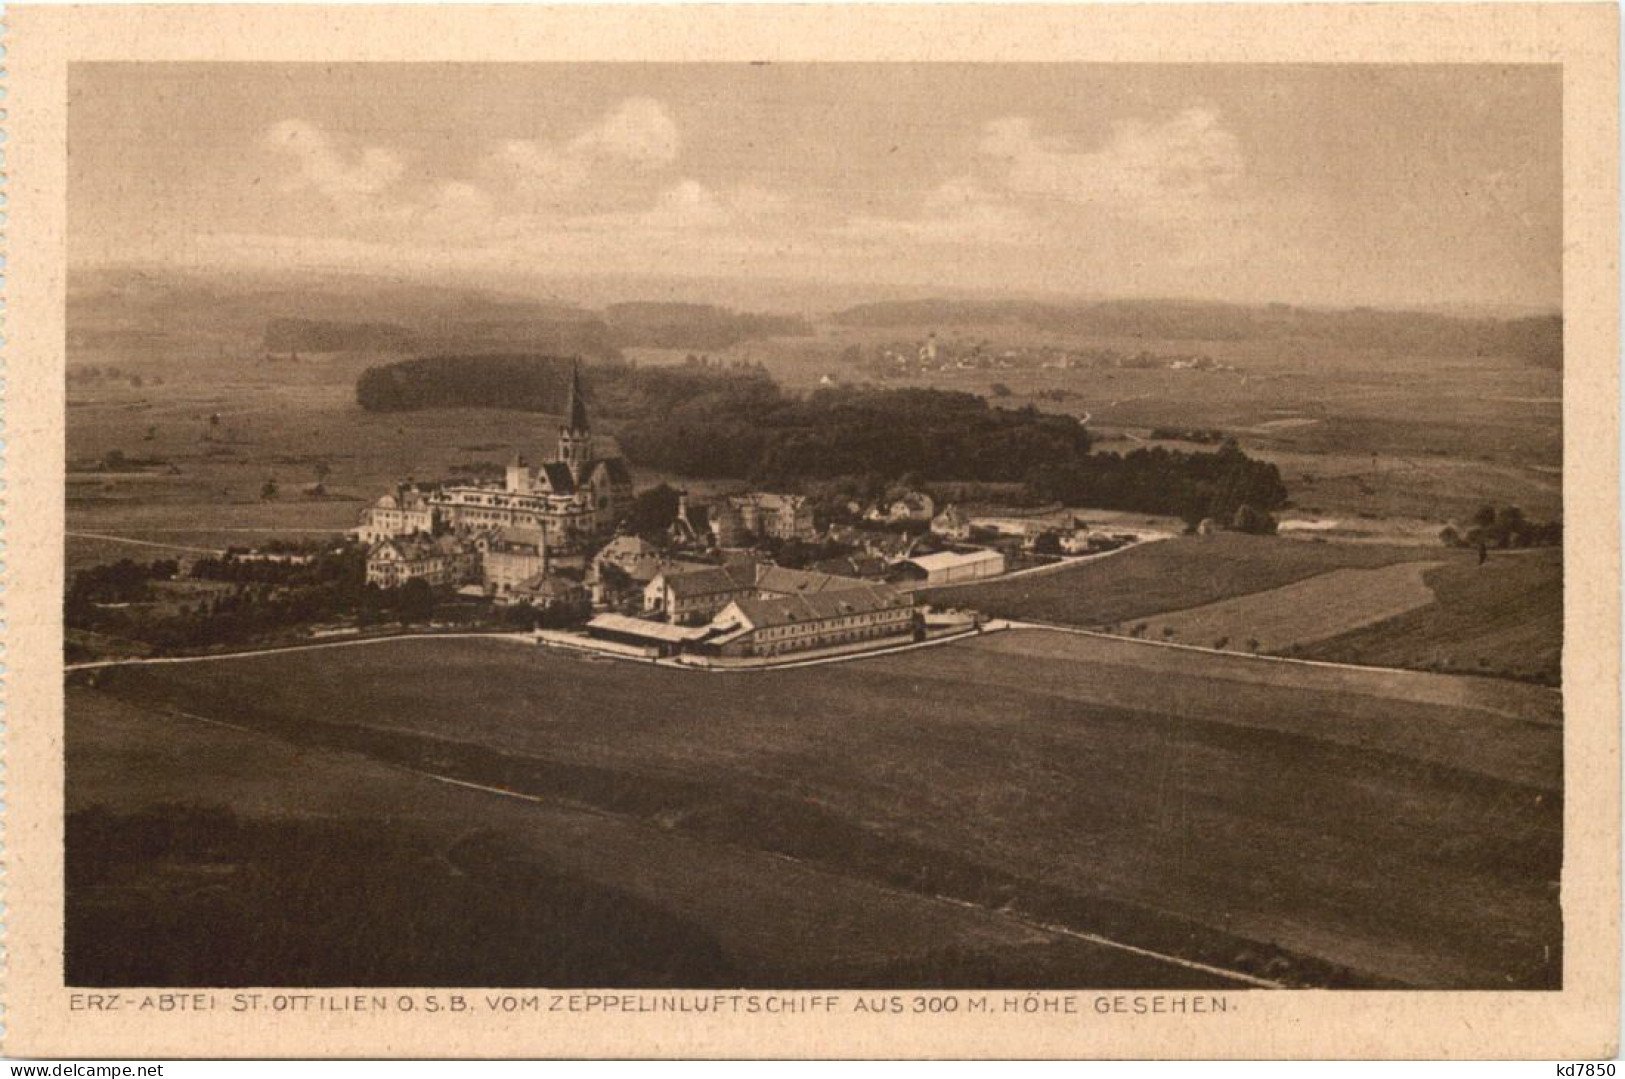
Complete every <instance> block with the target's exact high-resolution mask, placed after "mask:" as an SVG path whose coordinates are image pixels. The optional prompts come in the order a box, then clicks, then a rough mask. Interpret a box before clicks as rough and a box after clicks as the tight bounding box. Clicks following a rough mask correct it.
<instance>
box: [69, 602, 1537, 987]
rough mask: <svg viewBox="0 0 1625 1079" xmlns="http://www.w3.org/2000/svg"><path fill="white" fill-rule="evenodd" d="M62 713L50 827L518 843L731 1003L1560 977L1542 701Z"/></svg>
mask: <svg viewBox="0 0 1625 1079" xmlns="http://www.w3.org/2000/svg"><path fill="white" fill-rule="evenodd" d="M228 675H229V677H228ZM74 681H75V683H76V684H75V685H74V686H72V687H71V689H70V695H71V696H70V705H69V710H68V746H69V775H68V784H69V795H68V796H69V804H70V806H76V807H82V808H87V809H88V808H90V807H91V806H93V805H95V804H98V803H100V802H102V801H111V802H113V803H115V804H114V805H113V806H112V807H111V808H112V809H113V810H114V811H116V812H122V813H130V812H133V811H134V810H133V806H140V805H151V804H154V803H160V802H167V801H173V800H175V799H176V797H177V796H178V795H181V794H185V795H187V796H188V797H190V798H192V799H205V800H214V801H218V802H222V803H226V804H230V805H232V806H233V807H235V808H236V810H237V812H239V813H244V814H250V815H256V816H261V817H264V818H267V819H271V820H276V819H280V818H282V817H286V816H292V817H301V816H311V815H316V816H324V815H331V816H334V817H338V818H344V819H357V820H364V821H370V822H373V823H371V824H369V825H367V826H368V827H382V828H384V829H386V830H387V831H391V832H393V831H394V830H395V829H397V828H401V827H410V828H416V827H419V826H420V825H419V823H418V822H419V821H420V820H421V819H423V818H430V817H432V818H435V819H436V820H437V821H438V823H437V824H435V825H434V826H433V828H432V829H431V830H435V829H438V830H439V831H438V832H437V834H440V835H442V836H445V835H450V834H451V832H449V831H447V829H451V830H452V831H455V830H456V829H457V828H459V827H460V828H461V829H463V830H464V831H468V830H473V829H476V828H495V829H498V830H499V831H503V832H504V833H505V834H506V833H507V831H508V829H509V828H510V822H517V823H512V825H511V826H512V827H513V829H514V832H515V834H522V835H523V836H524V837H525V838H524V840H523V842H524V843H526V844H530V845H534V846H535V847H536V848H537V849H543V848H545V853H546V855H547V857H548V858H549V859H552V861H551V862H550V863H549V864H553V865H556V866H557V867H558V868H559V870H560V871H561V872H567V873H568V874H569V875H571V876H572V877H578V878H582V879H585V880H587V881H591V882H593V884H594V887H599V888H608V889H612V890H615V891H618V892H624V893H625V894H627V895H630V896H632V897H634V898H635V899H637V900H638V901H639V902H640V903H641V902H645V901H647V902H650V903H653V904H654V905H655V906H656V907H658V908H660V909H661V910H663V911H665V912H666V914H667V915H670V916H672V917H680V918H682V919H683V920H684V921H685V924H687V923H690V922H691V923H694V926H695V927H696V928H695V930H694V932H695V933H696V934H697V935H696V936H694V937H692V938H691V937H688V936H684V937H683V938H682V939H685V940H688V939H694V940H703V939H706V938H709V939H710V940H713V941H716V942H719V943H718V947H719V948H720V953H719V957H718V958H717V959H716V961H717V962H718V963H719V964H721V965H722V966H719V968H718V969H722V967H726V969H728V970H730V971H733V972H734V975H733V976H737V977H739V978H741V979H742V980H743V982H744V983H745V984H790V983H792V982H793V983H795V984H809V980H810V981H811V982H816V981H817V980H818V979H819V978H820V977H821V976H828V977H835V976H836V975H835V974H832V973H830V972H831V971H832V970H833V969H835V968H833V967H831V966H830V964H831V963H837V964H839V965H841V966H840V970H839V974H840V976H841V977H846V976H847V975H849V974H853V973H854V972H857V973H863V972H867V976H872V977H875V978H882V979H883V978H885V977H887V976H897V973H896V972H897V971H898V970H899V969H900V968H898V967H897V966H896V964H897V963H904V964H905V965H906V967H907V976H908V977H909V978H910V979H914V980H919V981H921V983H922V984H945V983H952V982H954V981H956V980H963V984H979V982H978V979H981V978H986V979H988V980H989V984H992V983H996V982H1000V980H1001V979H1016V980H1017V981H1022V982H1023V983H1024V984H1030V983H1031V982H1032V981H1033V980H1034V979H1036V980H1037V981H1039V982H1042V983H1044V984H1053V985H1074V986H1097V985H1119V984H1180V985H1208V984H1212V982H1211V979H1212V977H1213V976H1212V975H1211V974H1202V973H1201V972H1198V971H1193V970H1192V969H1190V968H1187V967H1181V966H1179V965H1177V964H1159V963H1156V962H1152V961H1150V960H1144V959H1135V960H1134V961H1133V962H1129V960H1128V959H1127V958H1125V953H1121V952H1112V951H1110V950H1109V949H1108V950H1100V949H1095V950H1085V951H1083V952H1078V951H1076V950H1074V949H1075V948H1076V946H1077V944H1078V942H1077V941H1076V940H1075V939H1071V938H1066V937H1065V935H1064V934H1060V933H1057V932H1055V931H1054V930H1041V929H1037V928H1035V926H1051V927H1061V928H1065V929H1068V930H1072V931H1077V932H1088V933H1098V934H1101V935H1103V936H1105V937H1107V938H1110V939H1114V940H1120V941H1125V942H1127V943H1131V944H1134V945H1136V946H1139V947H1144V948H1149V949H1152V950H1154V951H1158V952H1162V953H1165V954H1169V955H1173V956H1178V957H1182V958H1184V959H1189V960H1196V961H1199V962H1203V963H1211V964H1213V965H1216V966H1219V967H1223V968H1225V969H1231V970H1238V971H1242V972H1246V973H1248V974H1250V975H1252V976H1257V977H1264V978H1269V979H1272V980H1278V981H1281V982H1284V983H1287V984H1305V985H1340V986H1384V985H1388V986H1398V985H1411V986H1431V987H1485V988H1488V987H1529V988H1535V987H1546V986H1553V985H1557V984H1559V983H1560V980H1561V973H1560V971H1561V955H1560V945H1561V928H1560V926H1561V921H1560V912H1559V909H1558V904H1557V890H1556V881H1557V879H1558V874H1559V867H1560V862H1561V850H1562V844H1561V820H1562V809H1561V807H1562V796H1561V741H1562V739H1561V720H1560V718H1559V704H1558V700H1557V696H1556V694H1554V693H1551V692H1550V691H1547V690H1544V689H1541V688H1538V687H1526V686H1518V685H1516V684H1515V683H1493V682H1489V681H1487V680H1483V679H1472V678H1453V677H1447V676H1442V675H1434V674H1420V673H1418V674H1410V673H1404V672H1387V671H1349V670H1332V669H1323V668H1312V667H1304V666H1301V665H1293V664H1280V663H1270V662H1268V661H1260V660H1253V659H1248V658H1242V657H1230V656H1222V655H1207V654H1202V653H1182V652H1176V651H1174V650H1171V649H1165V648H1156V647H1152V646H1149V645H1145V644H1139V643H1134V642H1129V641H1120V640H1109V639H1098V638H1089V637H1080V636H1075V635H1070V634H1066V633H1062V632H1054V631H1012V632H1007V633H1002V634H994V635H990V636H987V637H985V638H980V639H977V640H974V641H971V642H963V643H958V644H953V645H947V646H942V647H939V648H934V649H927V650H923V651H919V652H914V653H906V654H901V655H894V656H887V657H875V658H871V659H867V660H863V661H861V662H856V663H852V664H848V665H845V666H842V667H840V668H839V669H835V668H811V669H801V670H786V671H775V672H757V673H752V674H748V675H702V674H698V673H695V672H683V671H672V670H667V669H663V668H657V667H650V666H644V665H635V664H632V665H629V664H620V663H606V662H586V661H582V660H579V659H570V658H565V657H562V656H560V655H557V654H554V653H549V652H547V651H545V650H541V649H532V648H530V647H529V646H524V645H520V644H514V643H506V642H481V641H464V642H455V641H426V642H409V641H399V642H393V643H390V644H383V645H373V646H368V647H362V648H350V649H338V650H332V651H317V652H302V653H290V654H285V655H279V656H266V657H258V658H241V659H232V660H227V661H223V662H215V663H203V664H194V665H171V666H161V667H160V666H149V667H129V668H121V669H113V670H107V671H102V672H96V673H95V675H94V678H93V682H94V684H93V685H92V684H89V683H90V682H91V681H92V679H91V678H90V677H88V676H76V677H75V680H74ZM655 699H658V700H661V701H662V702H663V707H662V708H660V709H658V710H651V709H647V708H640V707H634V706H632V704H631V702H636V701H647V700H655ZM339 701H342V702H344V704H343V707H342V708H340V707H338V706H337V702H339ZM209 721H220V722H223V723H226V724H229V725H231V727H233V728H237V729H235V730H231V731H223V730H221V729H219V728H218V727H216V726H214V725H213V724H212V723H211V722H209ZM177 732H180V734H179V736H177ZM197 738H207V739H209V740H228V739H229V740H230V741H231V742H232V744H233V745H234V747H235V748H227V747H225V746H221V747H220V748H218V749H216V750H215V751H214V752H212V753H208V754H202V753H197V752H194V751H192V750H191V749H190V748H188V747H189V744H190V743H191V742H192V741H193V740H195V739H197ZM244 740H247V741H244ZM250 743H251V745H250ZM431 774H432V775H434V776H438V777H442V780H445V781H456V782H460V783H477V784H485V785H490V786H497V787H501V788H504V789H506V790H510V791H515V792H518V793H521V794H523V795H524V796H526V797H527V798H529V799H535V801H529V802H521V801H516V800H514V799H509V798H502V797H497V796H494V795H490V794H484V793H481V792H478V791H473V790H470V789H468V788H466V787H448V786H447V784H446V783H445V782H437V781H435V780H430V779H426V778H424V777H425V775H431ZM407 783H409V784H410V790H409V791H403V790H402V789H401V785H402V784H407ZM313 787H320V789H321V790H322V791H323V793H321V794H319V795H316V796H313V797H310V798H309V799H308V800H307V798H306V792H307V791H309V790H311V789H312V788H313ZM403 794H405V795H407V796H405V797H403ZM442 798H455V799H458V800H460V801H459V804H458V806H457V808H456V809H455V810H447V811H444V812H442V811H441V810H439V809H436V808H435V806H436V804H437V803H438V802H439V800H440V799H442ZM380 822H381V823H380ZM459 822H460V824H459ZM524 822H529V823H524ZM74 857H77V855H76V854H75V853H74V852H72V851H70V859H72V858H74ZM154 872H156V870H155V871H154ZM148 884H149V885H150V884H151V882H150V881H149V882H148ZM141 894H147V893H141ZM792 894H793V896H794V897H793V898H787V897H788V896H791V895H792ZM877 897H885V898H884V900H877ZM938 897H942V898H940V899H939V898H938ZM102 898H103V899H104V900H105V899H106V898H107V897H106V895H105V894H104V895H103V896H102ZM74 901H75V900H74V899H73V897H72V896H70V905H71V904H72V903H73V902H74ZM946 901H953V902H946ZM877 902H878V903H879V907H878V908H877V907H876V903H877ZM787 903H788V904H789V905H788V906H786V904H787ZM961 904H969V906H964V905H961ZM639 909H640V910H641V908H639ZM926 915H929V917H930V919H932V920H931V921H930V922H926V921H915V920H914V919H915V918H916V917H925V916H926ZM649 916H650V917H653V915H652V914H650V915H649ZM887 916H895V918H896V920H895V921H893V922H889V923H887V925H886V926H884V927H882V926H880V925H879V924H877V920H879V919H883V918H885V917H887ZM629 917H630V915H629ZM638 917H643V915H638ZM640 924H643V923H640ZM87 939H88V938H87ZM832 940H833V941H836V942H838V943H837V946H836V951H837V953H838V958H837V959H830V958H825V951H826V948H827V946H828V944H829V942H830V941H832ZM702 951H703V949H702ZM695 954H701V953H700V952H696V953H695ZM704 954H708V955H709V954H712V953H709V952H705V953H704ZM899 956H901V957H903V958H897V957H899ZM999 956H1003V957H1004V959H1003V962H1004V963H1005V965H1004V966H1003V967H1000V966H999V960H997V958H996V957H999ZM889 964H890V965H889ZM1124 964H1127V965H1126V966H1125V965H1124ZM888 971H889V972H890V975H888ZM1023 971H1024V972H1026V973H1025V975H1024V976H1023V975H1022V974H1021V972H1023ZM741 972H742V973H741ZM828 984H836V983H834V982H830V983H828ZM864 984H874V983H873V982H871V981H865V982H864Z"/></svg>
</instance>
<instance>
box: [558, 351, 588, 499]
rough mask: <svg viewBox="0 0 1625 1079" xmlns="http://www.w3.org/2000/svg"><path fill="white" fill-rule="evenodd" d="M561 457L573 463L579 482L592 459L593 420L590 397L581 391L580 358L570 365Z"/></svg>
mask: <svg viewBox="0 0 1625 1079" xmlns="http://www.w3.org/2000/svg"><path fill="white" fill-rule="evenodd" d="M559 460H560V461H563V462H564V463H565V464H567V465H569V466H570V475H572V476H573V477H575V481H576V482H577V483H580V482H581V481H582V480H583V479H585V478H586V472H587V468H588V466H589V465H590V464H591V463H592V424H591V423H589V422H588V420H587V401H586V398H585V397H583V396H582V394H581V361H580V360H576V361H574V362H573V363H572V364H571V365H570V397H569V400H568V401H567V402H566V403H565V407H564V426H563V427H561V428H559Z"/></svg>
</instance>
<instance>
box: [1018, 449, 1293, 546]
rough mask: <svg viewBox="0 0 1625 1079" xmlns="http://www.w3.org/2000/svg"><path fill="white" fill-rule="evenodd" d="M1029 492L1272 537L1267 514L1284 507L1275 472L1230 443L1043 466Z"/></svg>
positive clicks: (1281, 487)
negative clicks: (1197, 450) (1193, 450)
mask: <svg viewBox="0 0 1625 1079" xmlns="http://www.w3.org/2000/svg"><path fill="white" fill-rule="evenodd" d="M1027 486H1028V488H1029V490H1030V491H1031V492H1032V493H1033V494H1035V495H1037V496H1038V497H1040V498H1042V499H1045V500H1053V501H1057V502H1063V503H1065V504H1067V505H1072V506H1098V507H1100V508H1102V509H1120V510H1133V511H1135V512H1137V513H1165V514H1174V515H1177V516H1179V517H1180V518H1182V519H1183V520H1184V521H1185V523H1186V524H1188V525H1190V526H1192V527H1195V526H1196V525H1197V524H1199V523H1200V522H1202V521H1203V520H1207V519H1212V520H1214V521H1218V522H1219V523H1220V524H1222V525H1224V526H1226V527H1232V528H1238V529H1240V530H1242V531H1252V532H1270V531H1273V530H1274V529H1273V527H1272V526H1273V519H1272V518H1270V516H1269V513H1270V511H1271V510H1275V509H1279V508H1280V507H1282V506H1284V505H1285V504H1286V500H1287V490H1286V484H1284V483H1283V482H1282V481H1281V472H1280V470H1279V469H1278V468H1276V467H1275V466H1274V465H1273V464H1269V463H1268V462H1265V461H1258V460H1254V459H1253V458H1251V457H1248V456H1247V455H1246V454H1245V453H1243V452H1242V451H1241V448H1240V447H1239V446H1237V445H1236V443H1235V442H1234V441H1228V442H1226V443H1225V444H1224V445H1223V446H1222V447H1220V448H1219V449H1218V450H1216V451H1215V452H1213V453H1184V452H1182V451H1178V450H1167V449H1162V448H1161V447H1158V448H1155V449H1144V450H1134V451H1133V452H1132V453H1128V454H1125V455H1118V454H1115V453H1100V454H1093V455H1091V456H1089V457H1087V458H1085V459H1083V460H1082V461H1079V462H1071V463H1067V464H1046V465H1042V466H1040V467H1039V468H1037V469H1035V470H1033V472H1032V473H1031V474H1030V475H1029V476H1028V477H1027Z"/></svg>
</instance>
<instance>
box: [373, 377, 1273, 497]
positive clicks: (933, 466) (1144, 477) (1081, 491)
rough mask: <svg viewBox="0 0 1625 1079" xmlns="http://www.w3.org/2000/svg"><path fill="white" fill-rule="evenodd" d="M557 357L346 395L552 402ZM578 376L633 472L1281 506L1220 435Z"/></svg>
mask: <svg viewBox="0 0 1625 1079" xmlns="http://www.w3.org/2000/svg"><path fill="white" fill-rule="evenodd" d="M570 368H571V365H570V361H568V360H564V359H560V358H557V357H537V356H519V355H507V356H440V357H433V358H429V359H422V360H412V361H407V362H405V363H397V364H390V365H387V366H382V367H374V368H369V369H368V370H367V371H366V372H364V373H363V374H362V376H361V378H360V380H359V382H358V383H357V386H356V397H357V400H358V401H359V402H360V404H361V406H362V407H363V408H366V409H368V410H370V411H386V412H387V411H405V410H410V409H418V408H436V407H486V408H516V409H529V410H535V411H542V412H558V411H560V410H562V408H563V406H564V402H565V398H566V394H567V392H568V385H569V372H570ZM582 379H583V382H584V383H585V389H586V393H587V396H588V399H589V402H590V405H591V408H592V411H593V415H594V416H595V417H599V418H602V419H606V420H609V421H611V423H610V426H611V427H612V428H613V430H614V432H615V434H616V438H617V440H618V441H619V442H620V445H621V448H622V450H623V451H624V452H625V453H626V455H627V457H628V458H629V459H630V460H631V461H632V463H633V464H634V465H639V466H642V467H645V468H651V469H658V470H660V471H663V472H669V473H675V474H677V475H683V476H693V477H701V478H730V479H742V480H750V481H751V482H754V483H758V484H762V485H766V486H775V487H790V488H795V487H798V486H802V485H805V484H806V483H808V482H812V481H819V480H828V479H834V478H837V477H847V476H869V477H879V478H880V479H882V480H888V481H889V480H895V479H899V478H901V477H903V476H913V477H918V478H920V479H921V480H923V481H926V482H932V481H939V482H940V481H972V482H986V483H1021V484H1024V485H1026V486H1027V487H1028V489H1029V491H1030V492H1031V493H1033V494H1034V495H1035V496H1036V497H1038V498H1040V499H1042V500H1060V501H1065V502H1068V503H1069V504H1072V505H1081V506H1095V507H1099V508H1103V509H1129V510H1137V511H1144V512H1147V513H1166V514H1179V515H1181V516H1184V517H1186V518H1187V519H1188V520H1192V521H1193V523H1194V521H1196V520H1201V519H1204V518H1207V517H1214V518H1215V519H1218V520H1220V521H1222V522H1223V523H1225V524H1227V525H1228V524H1230V523H1231V522H1232V520H1233V519H1234V517H1235V515H1236V513H1237V512H1238V511H1239V510H1240V508H1241V507H1242V506H1247V507H1249V508H1250V509H1252V510H1255V511H1259V512H1260V513H1266V514H1267V512H1268V511H1270V510H1273V509H1276V508H1278V507H1280V506H1281V505H1282V504H1284V503H1285V501H1286V498H1287V494H1286V488H1285V486H1284V485H1283V484H1282V482H1281V477H1280V473H1279V472H1278V471H1277V470H1276V469H1275V467H1274V466H1273V465H1269V464H1266V463H1263V462H1260V461H1255V460H1253V459H1251V458H1249V457H1247V455H1246V454H1245V453H1243V452H1242V451H1241V450H1240V449H1239V448H1238V447H1237V446H1236V445H1235V444H1234V443H1233V442H1232V443H1227V444H1225V445H1224V446H1223V447H1222V448H1220V449H1219V450H1217V451H1216V452H1213V453H1185V452H1180V451H1171V450H1165V449H1155V450H1147V451H1135V452H1133V453H1130V454H1127V455H1126V456H1119V455H1117V454H1093V453H1091V452H1090V451H1091V440H1090V436H1089V429H1088V428H1087V427H1086V426H1085V425H1084V424H1083V423H1082V422H1081V421H1080V420H1079V419H1078V418H1077V417H1075V416H1070V415H1064V414H1060V413H1051V412H1043V411H1040V410H1038V409H1037V408H1034V407H1032V406H1030V405H1029V406H1026V407H1022V408H1000V407H997V406H995V405H993V404H990V403H989V402H988V401H987V399H985V398H983V397H980V396H978V395H976V394H970V393H960V392H953V391H948V390H936V389H921V388H903V389H879V388H874V387H869V386H841V387H830V388H823V389H818V390H815V391H813V392H812V393H809V394H807V395H806V396H796V395H793V394H789V393H786V392H785V391H784V390H783V389H782V388H781V387H780V386H779V385H778V384H777V383H776V382H774V381H773V379H772V378H770V377H769V376H768V374H767V372H766V371H764V370H763V369H762V368H760V367H759V366H754V365H739V364H736V365H731V366H723V365H719V364H715V363H704V362H699V361H696V362H692V363H689V364H684V365H677V366H668V367H639V366H635V365H632V364H627V363H596V364H593V365H591V366H590V367H586V368H583V370H582Z"/></svg>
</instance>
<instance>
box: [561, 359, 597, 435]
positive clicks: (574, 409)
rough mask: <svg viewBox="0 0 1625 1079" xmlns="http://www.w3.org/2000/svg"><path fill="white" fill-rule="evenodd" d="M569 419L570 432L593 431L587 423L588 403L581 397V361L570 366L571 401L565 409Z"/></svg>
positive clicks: (576, 361) (567, 421)
mask: <svg viewBox="0 0 1625 1079" xmlns="http://www.w3.org/2000/svg"><path fill="white" fill-rule="evenodd" d="M565 415H566V416H567V417H568V419H567V420H566V421H565V422H566V423H567V424H568V425H569V426H568V428H567V429H568V430H571V431H581V432H587V431H590V430H591V429H592V426H591V424H589V423H588V422H587V402H586V399H585V398H583V397H582V396H581V361H580V360H575V361H573V362H572V363H571V365H570V401H569V407H568V408H566V409H565Z"/></svg>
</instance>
